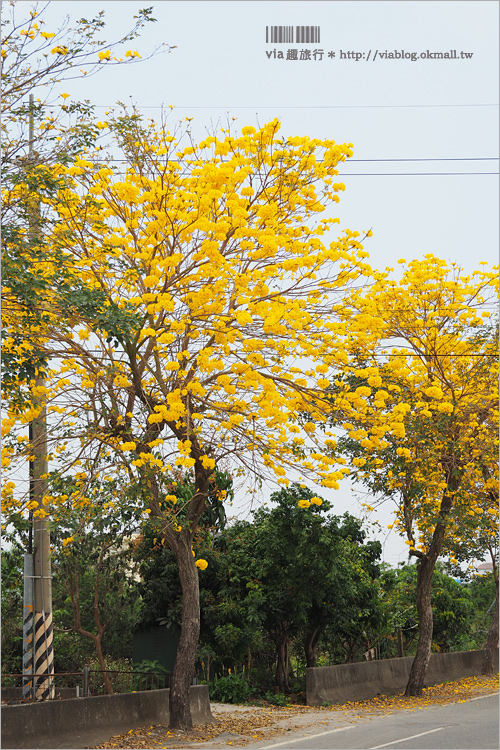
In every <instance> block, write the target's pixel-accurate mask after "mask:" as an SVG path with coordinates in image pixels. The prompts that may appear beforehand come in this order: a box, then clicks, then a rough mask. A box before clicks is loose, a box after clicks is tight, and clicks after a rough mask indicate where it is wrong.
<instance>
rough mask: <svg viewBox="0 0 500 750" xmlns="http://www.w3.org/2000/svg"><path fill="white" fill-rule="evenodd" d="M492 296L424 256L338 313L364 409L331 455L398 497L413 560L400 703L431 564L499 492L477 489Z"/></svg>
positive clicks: (486, 279)
mask: <svg viewBox="0 0 500 750" xmlns="http://www.w3.org/2000/svg"><path fill="white" fill-rule="evenodd" d="M402 262H404V261H402ZM497 294H498V281H497V275H496V273H495V272H494V271H490V270H487V269H481V270H478V271H476V272H475V273H473V274H471V275H466V274H464V273H463V271H462V270H461V269H460V268H459V267H458V266H457V265H456V264H451V265H448V264H447V263H446V262H445V261H443V260H440V259H438V258H436V257H434V256H432V255H426V256H425V257H424V258H423V259H422V260H415V261H412V262H411V263H409V264H408V265H407V266H406V267H405V268H404V270H403V274H402V276H401V279H400V280H399V281H396V280H394V279H393V278H391V277H390V276H389V275H388V274H387V273H385V274H378V275H377V279H376V281H375V283H374V284H373V285H372V286H370V287H369V288H368V289H366V290H359V291H356V292H355V293H354V294H353V295H352V298H351V302H350V303H347V304H346V306H345V311H344V313H345V317H346V319H347V320H349V321H350V322H351V326H350V337H349V339H348V340H347V341H346V349H349V350H350V355H351V365H350V367H349V375H348V376H347V377H346V382H347V385H346V387H347V388H348V389H349V390H350V391H352V388H353V384H355V383H357V384H358V389H359V388H364V389H365V395H366V401H365V404H364V407H363V409H360V410H359V413H358V417H357V419H356V420H355V421H354V422H353V423H351V424H345V425H344V426H345V427H346V428H347V435H346V436H344V437H343V438H342V440H341V441H340V445H339V448H340V449H341V448H343V449H344V451H345V452H346V453H347V454H349V456H350V458H351V466H352V473H353V475H354V476H356V477H357V478H359V479H360V480H361V481H363V482H365V484H367V485H368V486H369V487H370V488H371V489H372V490H373V491H375V492H376V493H381V494H382V495H383V496H385V497H391V498H393V499H395V500H396V505H397V508H396V519H395V524H394V525H395V527H396V528H397V529H398V530H399V531H400V532H401V534H403V535H404V536H405V537H406V543H407V544H408V545H409V553H410V555H413V556H415V557H416V558H417V566H418V579H417V609H418V613H419V642H418V648H417V653H416V656H415V660H414V662H413V665H412V670H411V674H410V677H409V681H408V685H407V688H406V693H407V694H408V695H419V694H420V693H421V691H422V687H423V684H424V678H425V673H426V669H427V665H428V661H429V656H430V649H431V642H432V608H431V599H430V595H431V579H432V573H433V570H434V567H435V564H436V561H437V559H438V557H439V555H440V554H441V553H442V552H445V551H448V552H449V551H450V549H453V546H454V545H456V544H457V543H458V542H459V541H460V539H461V538H462V539H463V538H464V537H467V536H468V535H470V529H469V526H470V523H471V518H472V519H476V521H477V525H478V526H479V525H484V523H483V521H484V519H485V518H486V519H487V520H488V524H489V523H490V521H489V519H490V518H492V517H493V516H496V514H497V512H498V494H496V500H495V493H494V492H491V491H490V492H488V491H487V490H491V489H493V485H495V483H496V480H495V477H494V475H493V474H491V473H490V469H491V467H492V466H493V465H494V459H493V456H494V455H496V454H497V452H498V393H497V376H498V343H497V336H496V326H493V325H492V324H491V323H490V315H491V313H490V311H489V310H488V309H487V308H488V307H489V306H491V304H492V303H494V304H495V305H496V299H497ZM338 398H339V396H337V397H336V402H337V403H338ZM346 398H349V392H348V393H347V394H346ZM382 415H385V418H386V421H385V424H384V422H383V420H382V418H381V417H382ZM395 418H397V423H396V422H394V419H395ZM472 523H473V521H472Z"/></svg>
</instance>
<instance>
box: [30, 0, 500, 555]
mask: <svg viewBox="0 0 500 750" xmlns="http://www.w3.org/2000/svg"><path fill="white" fill-rule="evenodd" d="M16 5H18V6H19V11H22V9H23V8H24V7H26V9H27V8H29V7H30V5H31V4H30V3H25V2H17V3H16ZM149 5H153V6H154V12H153V14H154V16H155V17H156V18H157V19H158V22H157V23H155V24H148V25H147V27H146V28H145V30H144V33H143V35H142V36H141V38H140V40H138V41H137V42H134V47H135V49H137V50H138V51H139V52H141V54H143V56H146V55H147V53H148V52H149V51H151V50H152V49H153V48H154V47H155V46H157V45H158V44H161V43H162V42H166V43H167V44H169V45H176V49H173V50H172V51H171V52H170V53H169V54H165V53H163V54H159V55H157V56H155V57H153V58H152V59H151V60H147V61H144V62H142V63H141V64H138V65H135V66H134V67H127V68H122V67H116V68H110V69H108V70H106V71H103V73H102V74H101V75H99V76H96V77H93V78H91V79H88V80H81V81H72V82H71V83H67V84H65V85H62V88H61V91H65V92H66V91H67V92H68V93H69V94H70V95H71V96H72V97H74V98H88V99H90V100H91V101H92V102H93V103H94V104H95V105H97V106H98V107H99V109H98V110H97V112H98V113H99V116H100V115H101V112H102V114H103V115H104V112H105V110H106V109H107V108H108V107H110V106H112V105H113V104H114V103H116V102H117V101H118V100H121V101H124V102H130V101H132V102H134V103H135V104H136V105H137V106H138V107H139V109H142V110H143V111H144V112H145V113H147V114H148V116H151V117H155V116H158V115H159V114H160V107H161V105H165V106H167V107H168V106H169V105H174V110H173V114H172V115H171V117H172V119H173V121H175V120H181V119H182V118H185V117H193V118H194V120H193V122H192V129H193V132H194V133H195V134H199V135H200V136H203V135H204V134H205V129H206V128H210V127H212V124H213V123H216V122H217V121H218V120H219V119H221V121H222V124H224V122H225V120H226V117H227V116H229V117H230V118H233V117H234V118H237V120H236V125H237V126H238V127H240V126H241V127H243V126H244V125H257V124H258V123H260V124H263V123H264V122H265V121H267V120H269V119H273V118H274V117H278V118H279V119H280V120H281V122H282V131H283V133H284V134H286V135H302V134H307V135H309V136H311V137H320V138H332V139H334V140H336V141H337V142H339V143H344V142H349V143H353V145H354V157H353V159H352V160H350V163H349V164H348V165H345V166H342V169H341V174H342V181H343V182H344V184H345V186H346V190H345V192H344V193H342V194H341V200H340V203H339V204H338V205H337V207H336V215H337V216H338V217H339V218H340V227H341V228H344V227H349V228H350V229H357V230H359V231H361V230H366V229H369V228H372V229H373V238H372V239H371V240H369V242H368V243H367V244H366V246H365V248H366V249H367V250H368V251H369V253H370V262H371V264H372V265H373V266H375V267H378V268H385V267H386V266H396V264H397V260H398V259H399V258H406V259H407V260H411V259H413V258H417V257H421V256H422V255H423V254H425V253H434V254H435V255H437V256H439V257H442V258H444V259H446V260H449V261H457V262H459V263H460V264H462V265H463V266H464V267H465V268H466V269H467V270H468V271H471V270H474V269H475V268H476V267H477V264H478V263H479V262H480V261H488V262H490V263H492V264H496V263H497V259H498V205H499V196H498V176H497V174H498V162H497V161H496V158H497V156H498V135H499V130H498V88H499V86H498V12H499V5H498V3H497V2H496V1H486V2H484V1H481V0H473V2H467V1H464V2H456V1H454V0H451V1H448V2H439V1H437V2H436V1H435V0H429V1H426V0H419V1H417V2H411V1H410V2H405V1H403V0H393V1H392V2H386V1H379V0H369V1H368V2H364V1H360V2H356V1H355V0H352V1H349V2H344V1H338V0H330V1H329V0H325V1H324V2H311V1H308V2H306V1H305V0H304V1H302V2H289V1H287V2H284V1H283V2H265V1H263V2H259V1H249V2H238V1H237V0H226V1H225V2H218V1H214V0H205V1H201V2H189V1H188V0H182V1H180V0H163V1H160V2H154V0H145V1H144V2H132V1H131V0H130V1H127V2H123V0H122V2H106V1H103V2H67V1H65V2H59V1H58V2H53V3H51V6H52V7H51V9H50V18H51V19H53V21H54V23H55V24H57V23H58V22H59V21H61V20H62V19H63V18H64V17H65V16H66V15H68V14H69V15H70V16H71V17H72V18H74V19H76V18H80V17H82V16H85V17H87V18H89V17H90V16H92V15H94V14H96V13H97V12H98V11H99V10H101V9H103V10H105V11H106V20H107V22H108V28H109V31H108V32H107V37H106V38H109V39H110V38H116V36H117V35H118V34H119V33H120V32H124V31H126V30H127V28H129V26H130V19H131V18H132V16H133V15H134V13H136V12H137V10H138V9H139V8H141V7H146V6H149ZM297 25H300V26H316V27H319V34H320V36H319V41H318V42H315V43H302V42H300V41H298V42H297V41H296V39H295V32H296V28H295V27H296V26H297ZM269 26H293V27H294V39H293V41H290V42H287V43H274V42H271V40H269V41H268V42H267V43H266V27H269ZM46 28H47V29H48V28H49V25H48V24H47V26H46ZM103 36H104V35H103ZM268 38H269V32H268ZM293 50H296V53H297V58H298V59H286V58H287V55H288V56H290V57H293V56H294V55H295V53H294V52H293ZM304 50H306V51H308V52H309V53H310V57H311V59H309V60H308V59H300V58H301V57H307V52H303V51H304ZM453 50H454V51H455V52H453ZM275 51H276V57H275V54H274V52H275ZM279 52H282V53H283V59H281V58H279V56H278V53H279ZM315 52H316V55H314V53H315ZM321 52H322V54H321ZM333 53H334V54H333ZM385 53H387V54H385ZM436 53H443V57H439V56H438V55H436ZM444 53H446V54H447V55H448V57H445V56H444ZM412 55H413V57H415V58H416V59H414V60H413V59H412ZM455 55H456V56H455ZM356 58H357V59H356ZM103 119H104V118H103ZM463 173H465V174H463ZM396 269H397V266H396ZM329 499H331V500H332V501H333V502H334V504H335V510H336V512H339V513H341V512H344V511H345V510H348V511H350V512H351V513H354V514H358V513H359V506H358V501H357V500H356V499H355V498H354V495H353V493H352V492H349V490H348V489H345V490H344V489H342V490H340V491H338V492H337V493H333V494H332V493H331V494H330V495H329ZM381 520H382V522H383V525H384V527H385V526H386V525H387V523H390V511H389V508H388V507H387V508H386V510H385V511H384V513H383V514H382V518H381ZM387 534H389V532H387ZM380 538H381V539H382V541H384V540H385V548H384V557H385V560H386V561H387V562H390V563H392V564H395V563H396V562H397V561H398V560H406V551H405V546H404V544H403V543H402V541H401V540H400V539H399V538H398V537H396V535H395V534H393V533H391V534H389V535H388V536H386V533H384V534H383V535H381V536H380Z"/></svg>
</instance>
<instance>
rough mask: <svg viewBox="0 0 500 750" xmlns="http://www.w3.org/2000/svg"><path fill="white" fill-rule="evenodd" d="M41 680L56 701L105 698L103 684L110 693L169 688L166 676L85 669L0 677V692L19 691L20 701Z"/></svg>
mask: <svg viewBox="0 0 500 750" xmlns="http://www.w3.org/2000/svg"><path fill="white" fill-rule="evenodd" d="M42 680H43V681H44V682H48V683H49V684H50V686H53V687H54V688H55V692H56V697H60V698H69V697H85V696H89V695H106V694H107V693H108V690H107V685H106V683H108V685H109V686H110V688H111V691H112V692H113V693H133V692H139V691H141V690H159V689H162V688H168V687H170V675H169V674H162V673H156V672H135V671H132V670H128V671H125V670H117V669H109V670H106V671H100V670H97V669H88V668H87V667H84V668H83V670H82V671H81V672H56V673H54V674H52V675H47V674H31V675H26V674H2V692H4V693H5V694H10V693H12V692H13V690H14V691H17V690H19V692H20V695H19V697H20V698H21V697H22V696H23V695H24V697H25V698H26V696H27V695H29V694H30V693H32V688H33V687H34V685H35V684H36V683H37V681H42ZM4 688H5V690H4Z"/></svg>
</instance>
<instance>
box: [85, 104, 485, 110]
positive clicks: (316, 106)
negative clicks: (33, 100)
mask: <svg viewBox="0 0 500 750" xmlns="http://www.w3.org/2000/svg"><path fill="white" fill-rule="evenodd" d="M115 106H117V104H95V105H94V107H95V108H96V109H97V108H99V109H110V108H111V107H115ZM130 106H133V107H134V108H136V109H170V108H171V105H169V104H133V105H130ZM443 107H444V108H447V107H498V104H305V105H298V104H284V105H277V104H260V105H258V104H249V105H247V104H246V105H240V104H235V105H233V106H228V105H227V104H226V105H222V106H221V105H216V104H215V105H214V104H202V105H191V106H190V105H187V104H175V105H173V106H172V111H174V110H176V109H223V110H225V111H229V110H235V109H274V110H279V109H436V108H443Z"/></svg>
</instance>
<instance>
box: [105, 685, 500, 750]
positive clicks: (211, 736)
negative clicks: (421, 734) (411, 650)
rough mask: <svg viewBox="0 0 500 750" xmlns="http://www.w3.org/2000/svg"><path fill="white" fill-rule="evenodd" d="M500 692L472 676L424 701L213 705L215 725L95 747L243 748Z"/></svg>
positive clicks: (152, 729)
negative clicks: (291, 733)
mask: <svg viewBox="0 0 500 750" xmlns="http://www.w3.org/2000/svg"><path fill="white" fill-rule="evenodd" d="M497 691H498V675H496V676H495V677H466V678H464V679H462V680H457V681H455V682H445V683H443V684H441V685H434V686H432V687H429V688H426V689H424V693H423V695H422V696H420V697H418V698H413V697H412V698H407V697H405V696H404V695H403V694H402V693H401V694H397V695H391V696H386V695H379V696H377V697H376V698H372V699H371V700H368V701H359V702H350V703H345V704H342V705H334V706H323V707H317V706H316V707H309V706H303V705H290V706H286V707H278V706H272V705H270V704H265V705H244V706H233V705H230V704H225V703H212V704H211V708H212V714H213V716H214V719H215V722H214V723H210V724H203V725H199V726H196V727H195V728H194V729H193V730H192V731H191V732H180V731H176V730H169V728H168V726H167V725H166V724H153V725H151V726H143V727H138V728H137V729H133V730H130V731H129V732H127V733H125V734H122V735H117V736H115V737H111V739H110V740H109V741H107V742H103V743H101V744H99V745H94V746H93V748H98V749H99V750H101V749H102V750H107V749H108V748H140V750H145V749H146V748H151V750H161V749H163V750H168V749H169V748H182V749H183V750H184V749H185V750H189V749H190V748H191V749H192V750H194V749H195V748H207V750H208V748H212V749H213V748H226V747H227V748H240V747H245V746H246V745H248V744H250V743H253V744H255V743H256V742H258V741H264V740H272V739H276V738H277V737H279V736H286V733H287V732H289V731H294V730H301V729H306V728H307V727H320V728H324V727H325V725H328V728H332V727H341V726H346V725H348V724H352V723H357V722H359V721H363V720H367V719H369V718H370V717H372V716H375V715H381V714H389V713H393V712H395V711H399V710H403V709H409V710H421V709H425V708H428V707H429V706H435V705H445V704H447V703H460V702H464V701H466V700H470V699H471V698H476V697H478V696H481V695H488V694H490V693H495V692H497Z"/></svg>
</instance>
